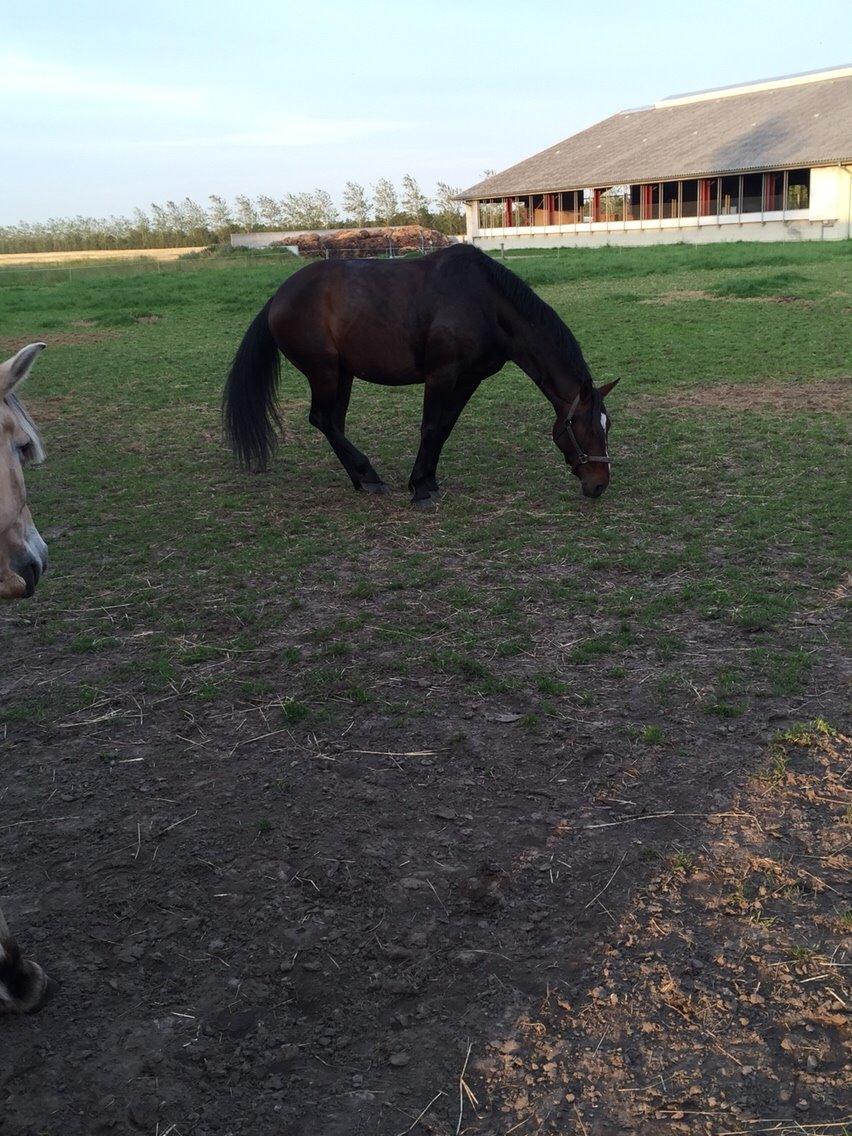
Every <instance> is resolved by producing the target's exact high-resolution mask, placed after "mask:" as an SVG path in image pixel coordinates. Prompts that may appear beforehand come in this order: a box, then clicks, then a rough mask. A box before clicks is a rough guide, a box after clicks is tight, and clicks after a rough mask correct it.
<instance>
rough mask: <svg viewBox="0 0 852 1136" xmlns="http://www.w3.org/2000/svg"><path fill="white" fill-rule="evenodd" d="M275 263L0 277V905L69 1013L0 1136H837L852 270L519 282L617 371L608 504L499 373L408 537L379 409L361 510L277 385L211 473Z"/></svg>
mask: <svg viewBox="0 0 852 1136" xmlns="http://www.w3.org/2000/svg"><path fill="white" fill-rule="evenodd" d="M297 267H298V263H297V262H295V261H294V263H293V264H292V265H290V264H286V265H275V264H270V263H269V262H252V261H251V260H250V259H248V258H239V257H234V258H233V262H232V263H230V262H229V263H224V264H223V263H221V262H220V263H218V264H215V265H213V264H211V265H209V266H207V265H205V264H204V263H202V264H201V266H200V267H199V268H198V270H197V271H193V272H191V273H185V274H184V273H181V274H179V275H178V274H177V273H175V274H166V273H163V274H162V275H157V274H155V273H148V274H144V275H143V274H141V273H128V274H127V275H126V276H124V277H121V276H113V277H112V278H110V279H109V280H98V279H71V280H64V281H58V282H51V283H47V282H45V283H42V284H39V283H38V282H35V283H33V282H29V283H27V285H26V286H21V285H19V284H17V283H14V277H12V276H10V277H8V278H7V279H9V280H11V281H13V282H12V283H9V284H5V285H4V282H3V276H2V273H0V300H2V302H4V311H5V312H6V313H7V314H6V316H5V323H4V328H3V333H4V335H5V336H6V337H7V338H8V339H9V340H15V342H16V343H21V344H23V343H25V342H28V341H30V340H34V339H44V340H46V341H47V342H48V345H49V347H48V350H47V351H46V352H44V354H43V356H41V357H40V359H39V362H38V365H37V368H36V370H35V372H34V374H33V376H32V379H31V381H30V384H29V389H28V391H27V392H26V400H27V403H28V405H29V407H30V408H31V409H32V410H33V412H34V415H35V417H36V419H39V418H40V420H41V422H42V424H43V429H44V435H45V442H46V446H47V451H48V461H47V463H46V465H44V466H43V467H41V468H39V469H36V470H33V471H32V473H31V475H30V477H29V489H30V497H31V500H32V504H33V510H34V512H35V514H36V516H37V518H38V521H39V525H40V527H41V530H42V532H43V534H44V535H45V537H46V539H47V540H48V541H49V542H50V546H51V561H52V568H51V572H50V574H49V575H48V577H47V578H46V579H45V580H44V581H43V583H42V585H41V586H40V588H39V590H38V592H37V594H36V596H35V597H34V599H33V600H31V601H30V602H28V603H27V604H21V605H18V606H16V607H14V608H4V609H3V610H2V612H0V637H2V651H3V659H4V665H3V668H2V670H0V756H1V757H2V770H3V773H2V778H0V865H2V867H0V905H2V907H3V909H4V911H5V913H6V914H7V916H8V918H9V920H10V923H12V924H13V925H14V927H15V929H16V930H17V931H18V933H19V937H20V939H21V943H22V945H23V947H24V948H25V949H26V950H27V951H28V952H31V953H32V954H34V955H35V956H36V957H38V958H39V959H40V960H41V961H42V962H44V964H45V965H46V966H47V968H48V969H49V970H50V971H52V972H53V973H54V974H55V975H56V977H57V978H59V979H60V980H61V982H62V984H63V985H62V990H61V992H60V994H59V996H58V997H57V998H56V999H55V1000H54V1001H53V1002H51V1003H50V1005H49V1006H48V1007H47V1008H46V1009H45V1010H44V1011H43V1012H42V1013H41V1014H40V1015H38V1016H36V1017H35V1018H32V1019H28V1020H24V1021H10V1022H4V1023H3V1027H2V1039H3V1045H4V1061H3V1062H2V1064H1V1065H0V1115H2V1130H3V1136H7V1133H8V1134H9V1136H49V1134H50V1136H96V1134H99V1133H122V1134H124V1133H128V1134H134V1133H140V1134H143V1133H144V1134H146V1136H156V1134H157V1133H159V1136H165V1134H166V1133H170V1134H171V1136H189V1134H191V1133H197V1134H201V1133H203V1134H204V1136H318V1134H322V1136H367V1134H369V1136H401V1134H403V1133H411V1134H412V1136H419V1134H427V1133H428V1134H431V1136H457V1134H460V1133H462V1132H464V1133H468V1134H474V1133H476V1134H481V1136H510V1134H512V1136H525V1134H526V1133H536V1132H537V1133H541V1134H546V1136H615V1134H616V1133H617V1134H618V1136H631V1134H632V1136H660V1134H661V1133H670V1132H671V1133H678V1136H680V1134H689V1136H693V1134H694V1136H722V1134H723V1133H726V1134H733V1133H736V1134H737V1136H744V1134H746V1133H747V1134H755V1133H760V1132H763V1133H767V1132H773V1133H776V1134H778V1133H785V1134H789V1136H792V1134H793V1133H794V1132H795V1133H798V1136H801V1133H802V1131H804V1132H807V1133H808V1136H840V1134H842V1133H844V1125H845V1126H848V1125H849V1124H850V1123H852V1120H850V1117H849V1111H850V1110H849V1104H848V1096H845V1095H844V1090H845V1085H846V1084H848V1080H849V1068H848V1061H849V1057H848V1052H847V1051H844V1049H843V1044H844V1033H843V1030H844V1022H843V1019H844V1017H845V1015H846V1014H847V1013H848V1007H849V1003H850V998H852V992H850V986H849V979H848V975H849V964H850V962H852V959H850V957H849V931H850V904H849V896H848V852H849V841H850V831H852V830H850V813H849V809H848V796H849V774H850V770H849V763H850V760H852V755H850V743H849V736H850V733H852V730H850V724H849V721H848V699H847V693H848V692H847V690H846V689H845V683H846V681H847V679H848V667H847V662H846V655H845V653H844V645H845V642H846V638H845V632H846V629H847V615H848V612H847V607H846V605H847V602H848V582H847V576H846V573H847V571H848V561H849V544H850V541H849V524H848V499H847V497H848V494H847V488H846V482H845V479H844V478H843V476H842V471H843V468H844V467H843V462H844V458H845V445H846V442H847V440H848V423H847V422H846V420H845V418H844V413H843V411H844V406H845V403H844V402H843V401H842V399H841V395H842V391H843V389H844V387H843V384H844V382H845V378H844V377H845V376H847V375H848V373H849V350H848V346H849V341H848V316H847V315H846V314H845V313H844V305H847V304H848V300H847V298H846V297H847V295H848V291H849V289H850V279H849V272H850V270H849V266H848V253H847V252H846V250H844V249H843V248H832V247H830V246H829V245H828V244H827V243H826V245H811V246H809V247H806V246H804V245H801V246H789V245H784V246H779V247H777V248H776V247H774V246H760V247H754V246H747V245H743V246H715V247H712V248H710V247H708V248H702V249H689V248H661V249H646V250H636V251H632V250H631V251H624V250H615V249H603V250H598V251H595V252H589V253H585V252H582V253H577V254H576V255H575V254H572V255H570V256H568V255H564V256H555V255H545V256H536V257H530V258H529V259H520V258H519V259H518V260H516V261H513V262H512V265H511V267H512V268H514V269H516V270H518V271H519V272H521V273H522V274H523V275H524V277H525V278H526V279H527V280H528V281H529V282H530V284H531V285H532V286H534V287H535V288H536V289H537V290H538V291H539V292H540V293H541V295H542V296H543V298H544V299H545V300H546V301H547V302H548V303H549V304H551V305H552V306H553V307H554V308H555V309H556V310H557V311H559V312H560V314H562V315H563V316H564V317H565V319H566V320H567V322H568V324H569V325H570V326H571V327H572V329H573V330H574V332H575V333H576V335H577V337H578V339H579V340H580V342H581V344H582V346H583V348H584V351H585V353H586V355H587V357H588V359H589V362H590V364H591V366H592V368H593V370H594V372H595V374H596V375H597V377H598V379H599V381H600V382H604V381H608V380H610V379H613V378H615V377H617V376H621V377H622V382H621V383H620V384H619V386H618V387H617V388H616V390H615V391H614V392H613V394H612V396H611V398H610V399H609V400H608V410H609V411H610V413H611V415H612V418H613V421H614V425H613V429H612V434H611V439H610V449H611V452H612V454H613V455H614V457H615V459H616V464H615V466H614V470H613V481H612V484H611V486H610V488H609V490H608V491H607V493H606V494H605V495H604V497H602V498H601V499H600V500H599V501H596V502H589V501H586V500H584V499H583V498H581V497H580V495H579V493H578V489H577V486H576V483H575V482H574V481H573V479H572V478H571V476H570V474H569V473H568V471H567V470H566V468H565V465H564V463H562V462H560V460H559V458H558V455H557V453H556V452H555V450H554V448H553V445H552V442H551V439H550V430H551V426H552V418H551V412H550V408H549V406H548V404H547V403H546V402H545V401H544V400H543V399H542V397H541V395H540V393H539V392H538V390H537V389H536V388H535V387H534V386H533V384H532V383H531V382H530V381H529V380H528V379H527V378H526V377H524V376H523V375H521V374H520V373H519V372H518V371H517V370H516V369H515V368H514V367H507V368H506V369H505V370H504V371H503V372H502V373H501V374H500V375H499V376H496V377H495V378H494V379H492V380H489V382H488V383H486V384H484V385H483V387H482V388H481V390H480V391H479V392H478V393H477V395H476V396H475V398H474V399H473V401H472V402H471V405H470V406H469V407H468V409H467V410H466V411H465V414H464V415H463V417H462V418H461V420H460V422H459V425H458V427H457V428H456V432H455V433H454V434H453V436H452V438H451V440H450V442H449V444H448V446H447V448H446V450H445V456H444V460H443V463H442V484H443V488H444V496H443V499H442V501H441V503H440V506H439V507H438V509H437V510H435V511H434V512H432V513H428V514H424V513H421V512H419V511H413V510H411V509H410V508H409V507H408V494H407V491H406V489H405V482H406V479H407V477H408V473H409V469H410V465H411V462H412V460H413V456H414V452H415V449H416V444H417V437H418V426H419V416H420V391H419V390H417V389H414V388H406V389H403V390H389V389H386V388H376V387H372V386H367V385H366V384H363V383H360V382H359V383H356V384H355V389H354V392H353V397H352V405H351V409H350V413H349V419H348V423H349V430H350V433H351V436H352V438H353V440H355V441H356V443H357V444H358V445H359V446H361V447H363V449H364V450H365V451H366V452H368V453H369V454H370V456H371V457H372V458H374V459H375V462H376V465H377V468H378V469H379V470H380V471H381V473H382V474H383V475H384V477H385V479H386V480H387V481H388V483H389V484H391V486H392V488H393V492H391V493H390V494H388V495H387V496H386V497H368V496H366V495H363V494H360V495H359V494H354V493H352V492H351V490H350V488H349V485H348V479H347V478H346V476H345V474H344V473H343V471H342V470H341V469H340V467H339V465H338V464H337V461H336V459H335V458H334V456H333V455H332V454H331V453H330V451H329V449H328V447H327V445H326V443H325V441H324V440H323V439H322V438H321V437H320V436H319V435H318V434H317V432H316V431H314V430H313V429H311V428H310V426H309V425H308V423H307V420H306V419H307V384H306V383H305V381H304V380H303V378H302V377H301V376H299V375H298V374H297V373H296V372H294V371H293V370H292V369H291V368H289V367H285V368H284V370H283V374H282V387H281V409H282V416H283V419H284V441H283V444H282V447H281V450H280V453H279V455H278V457H277V459H276V461H275V462H274V464H273V466H272V468H271V470H270V472H269V473H268V474H267V475H265V476H258V477H252V476H249V475H246V474H244V473H241V472H239V471H238V470H236V469H235V468H234V466H233V464H232V462H231V460H230V456H229V455H228V454H227V453H225V452H224V451H223V449H222V447H221V442H220V428H219V400H220V395H221V389H222V382H223V378H224V374H225V371H226V369H227V365H228V361H229V359H230V358H231V356H232V354H233V351H234V348H235V346H236V344H237V343H238V341H239V338H240V336H241V335H242V333H243V331H244V330H245V327H246V325H247V323H248V321H249V319H250V318H251V317H252V316H253V315H254V314H255V312H256V311H258V310H259V308H260V307H261V306H262V304H263V303H264V302H265V300H266V299H267V297H268V296H269V295H270V293H271V292H272V291H273V290H274V288H275V287H276V286H277V284H278V283H280V277H281V275H282V274H283V273H285V272H290V271H294V270H296V268H297ZM782 270H783V271H782ZM793 272H794V273H795V274H796V277H797V281H796V286H797V288H798V290H799V292H800V293H801V294H803V295H806V296H807V298H808V299H809V300H811V301H812V302H813V306H812V307H810V308H807V309H805V308H803V307H802V306H801V305H795V304H780V303H760V304H758V303H754V304H746V303H743V304H735V303H730V304H720V303H717V302H705V301H704V300H701V299H690V300H688V301H685V302H682V303H678V302H674V303H670V304H666V305H644V304H641V303H639V302H638V301H640V300H641V299H643V298H645V297H647V296H649V295H658V294H660V293H661V292H665V293H677V292H679V291H688V292H701V293H705V292H706V293H708V294H715V293H716V292H717V291H718V290H720V289H724V288H726V287H728V284H727V283H726V282H727V281H730V280H731V279H735V280H736V281H737V284H738V287H739V288H740V289H741V290H748V289H751V290H752V291H760V290H762V291H763V292H764V293H765V292H766V289H767V288H769V287H770V282H771V281H775V282H776V285H777V287H779V288H784V289H785V290H786V289H787V288H789V286H790V284H789V275H790V273H793ZM785 274H786V275H785ZM141 316H157V317H158V318H157V319H156V321H154V322H141V323H140V322H139V318H140V317H141ZM101 331H108V332H109V335H108V337H107V338H105V339H104V340H102V341H100V342H95V341H91V340H79V339H71V340H68V339H67V337H74V336H78V335H96V334H98V333H99V332H101ZM734 397H739V398H741V399H743V400H744V401H746V402H747V404H748V413H737V414H732V413H731V409H730V405H729V404H730V399H731V398H734ZM681 409H682V410H683V413H681Z"/></svg>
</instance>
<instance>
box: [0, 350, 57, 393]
mask: <svg viewBox="0 0 852 1136" xmlns="http://www.w3.org/2000/svg"><path fill="white" fill-rule="evenodd" d="M46 346H47V344H46V343H30V344H29V346H28V347H22V348H21V350H20V351H19V352H18V354H17V355H13V356H12V358H11V359H7V360H6V362H5V363H0V397H5V396H6V395H7V394H8V393H9V391H11V390H14V389H15V387H16V386H17V385H18V383H22V382H23V381H24V379H25V378H26V377H27V375H28V374H29V373H30V371H31V370H32V366H33V363H35V361H36V359H37V358H38V356H39V355H40V354H41V352H42V351H43V350H44V348H45V347H46Z"/></svg>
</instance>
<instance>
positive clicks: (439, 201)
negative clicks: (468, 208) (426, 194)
mask: <svg viewBox="0 0 852 1136" xmlns="http://www.w3.org/2000/svg"><path fill="white" fill-rule="evenodd" d="M436 190H437V192H436V193H435V209H436V213H435V217H434V221H435V225H436V227H437V228H439V229H440V230H441V232H443V233H462V232H464V209H463V207H462V203H461V202H460V201H454V200H453V198H454V197H455V195H456V194H457V193H458V192H459V191H458V188H457V187H456V186H454V185H447V183H446V182H445V181H439V182H438V184H437V187H436Z"/></svg>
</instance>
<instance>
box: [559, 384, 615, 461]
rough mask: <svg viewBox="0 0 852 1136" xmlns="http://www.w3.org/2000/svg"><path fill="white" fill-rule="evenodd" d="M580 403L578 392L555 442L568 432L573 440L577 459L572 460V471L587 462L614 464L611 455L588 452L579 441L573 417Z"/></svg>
mask: <svg viewBox="0 0 852 1136" xmlns="http://www.w3.org/2000/svg"><path fill="white" fill-rule="evenodd" d="M579 404H580V396H579V394H578V395H577V397H576V398H575V399H574V401H573V402H572V403H571V407H570V409H569V411H568V413H567V414H566V415H565V421H564V422H563V423H562V425H561V426H560V428H559V429H558V430H557V431H556V433H555V434H554V435H553V440H554V442H558V441H559V439H560V438H561V437H562V435H563V434H567V435H568V437H569V439H570V440H571V444H572V446H573V447H574V449H575V450H576V451H577V460H576V461H574V462H572V464H571V472H572V473H576V472H577V470H578V469H579V468H580V466H581V465H586V463H587V462H603V463H604V464H605V465H612V458H611V457H607V456H604V457H600V456H599V455H597V454H587V453H586V451H585V450H584V449H583V447H582V446H581V445H580V443H579V442H578V441H577V435H576V434H575V433H574V424H573V418H574V414H575V412H576V410H577V407H578V406H579Z"/></svg>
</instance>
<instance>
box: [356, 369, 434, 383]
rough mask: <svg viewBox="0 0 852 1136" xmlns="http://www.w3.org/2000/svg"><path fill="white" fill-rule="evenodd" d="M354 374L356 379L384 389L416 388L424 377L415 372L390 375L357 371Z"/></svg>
mask: <svg viewBox="0 0 852 1136" xmlns="http://www.w3.org/2000/svg"><path fill="white" fill-rule="evenodd" d="M354 374H355V378H356V379H362V380H363V381H364V382H365V383H375V384H376V385H378V386H382V387H410V386H414V384H415V383H422V382H423V376H422V375H418V374H415V373H414V372H403V373H400V372H394V373H393V374H389V373H387V372H385V371H363V372H362V371H355V372H354Z"/></svg>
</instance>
